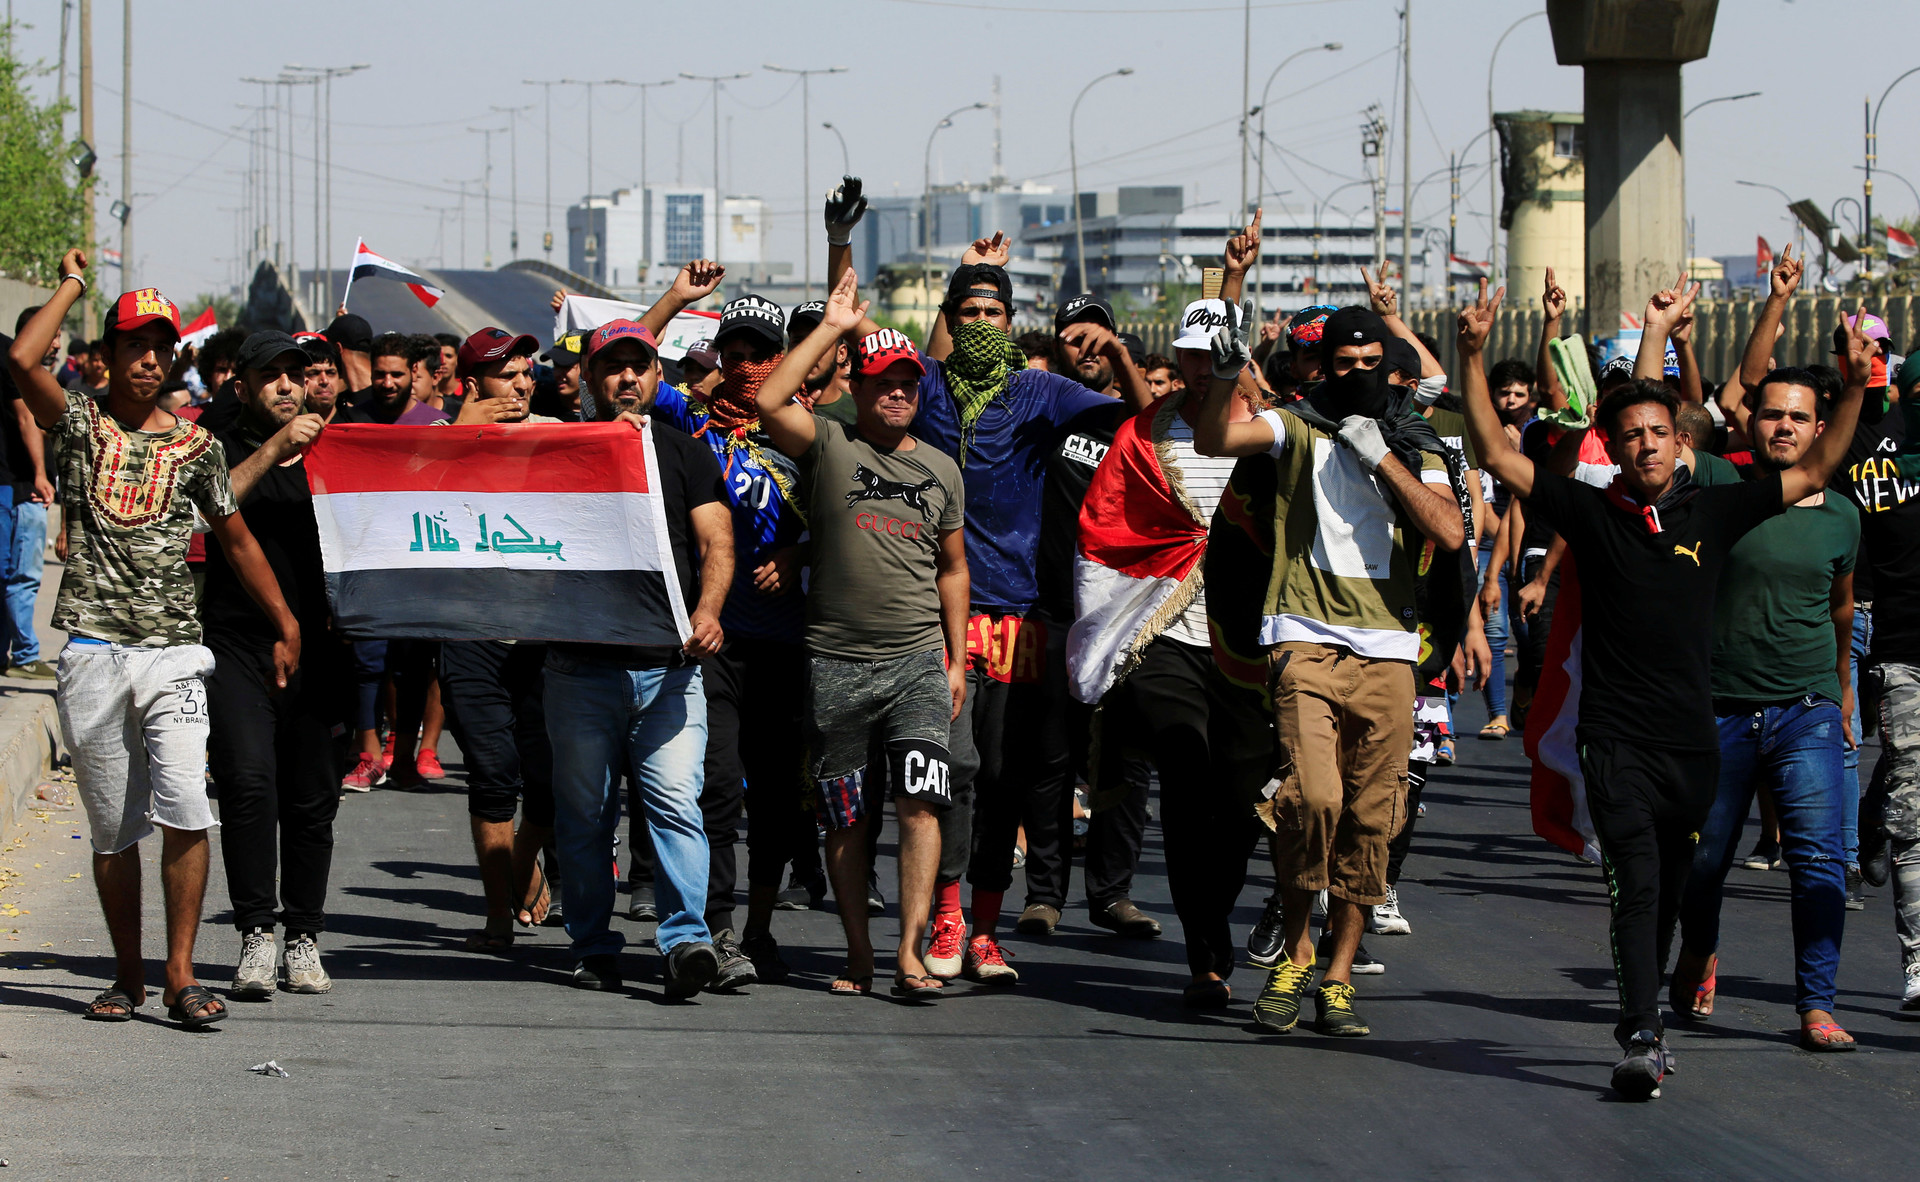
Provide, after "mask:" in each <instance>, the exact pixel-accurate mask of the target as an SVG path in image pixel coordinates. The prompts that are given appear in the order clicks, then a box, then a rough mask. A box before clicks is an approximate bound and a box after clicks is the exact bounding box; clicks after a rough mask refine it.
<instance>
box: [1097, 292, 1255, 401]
mask: <svg viewBox="0 0 1920 1182" xmlns="http://www.w3.org/2000/svg"><path fill="white" fill-rule="evenodd" d="M1227 306H1228V307H1232V306H1233V305H1231V304H1229V305H1227ZM1060 339H1061V340H1063V341H1066V342H1067V343H1069V344H1071V345H1073V346H1075V347H1076V348H1078V349H1079V350H1080V351H1081V353H1082V354H1083V355H1085V354H1093V355H1095V356H1098V357H1105V358H1106V359H1107V361H1108V362H1109V363H1111V364H1112V366H1113V382H1114V385H1116V386H1118V387H1120V400H1121V401H1122V402H1125V403H1126V404H1127V409H1129V410H1132V411H1142V410H1145V409H1147V407H1148V406H1149V405H1150V404H1151V403H1152V402H1153V395H1152V394H1151V393H1150V392H1149V391H1148V390H1147V379H1146V378H1145V376H1143V375H1142V374H1141V373H1140V370H1139V367H1137V366H1135V365H1134V363H1133V354H1131V353H1129V352H1127V347H1126V346H1125V345H1123V344H1121V343H1120V338H1119V336H1118V335H1117V334H1115V333H1114V331H1113V330H1112V329H1110V328H1108V327H1106V326H1105V325H1103V324H1095V323H1093V322H1092V321H1091V320H1082V321H1080V322H1079V323H1078V324H1069V325H1067V327H1066V328H1064V329H1062V330H1061V332H1060Z"/></svg>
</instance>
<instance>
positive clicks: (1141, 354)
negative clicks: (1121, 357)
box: [1119, 332, 1147, 369]
mask: <svg viewBox="0 0 1920 1182" xmlns="http://www.w3.org/2000/svg"><path fill="white" fill-rule="evenodd" d="M1119 336H1120V343H1121V344H1123V345H1125V346H1126V347H1127V356H1129V357H1131V358H1133V365H1134V368H1135V369H1138V368H1139V367H1140V366H1142V365H1145V364H1146V363H1147V343H1146V342H1145V341H1143V340H1141V339H1140V337H1139V335H1138V334H1137V333H1131V332H1123V333H1120V334H1119Z"/></svg>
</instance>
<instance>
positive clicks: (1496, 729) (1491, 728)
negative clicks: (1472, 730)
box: [1480, 722, 1512, 741]
mask: <svg viewBox="0 0 1920 1182" xmlns="http://www.w3.org/2000/svg"><path fill="white" fill-rule="evenodd" d="M1511 729H1512V728H1510V727H1508V726H1506V725H1505V724H1504V723H1498V722H1489V723H1488V724H1487V725H1485V726H1483V727H1481V728H1480V737H1481V738H1483V739H1493V740H1495V741H1498V740H1501V739H1504V738H1506V737H1507V735H1508V734H1509V733H1510V731H1511Z"/></svg>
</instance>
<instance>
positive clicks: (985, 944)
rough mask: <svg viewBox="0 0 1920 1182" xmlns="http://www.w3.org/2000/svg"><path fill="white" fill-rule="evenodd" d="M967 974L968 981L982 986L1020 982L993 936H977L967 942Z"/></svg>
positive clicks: (1018, 976)
mask: <svg viewBox="0 0 1920 1182" xmlns="http://www.w3.org/2000/svg"><path fill="white" fill-rule="evenodd" d="M966 973H967V979H968V980H970V981H978V982H980V983H981V984H982V985H1012V984H1014V983H1016V982H1017V981H1019V980H1020V974H1019V973H1016V972H1014V971H1013V966H1012V965H1009V964H1008V963H1007V960H1006V956H1005V955H1004V954H1003V953H1002V952H1001V951H1000V943H999V941H997V940H995V939H994V938H993V937H992V936H975V937H974V938H973V939H972V940H969V941H968V942H967V967H966Z"/></svg>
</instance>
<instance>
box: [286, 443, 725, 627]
mask: <svg viewBox="0 0 1920 1182" xmlns="http://www.w3.org/2000/svg"><path fill="white" fill-rule="evenodd" d="M652 431H653V428H652V427H648V428H647V429H646V430H644V431H635V430H634V429H633V428H632V427H631V426H629V425H627V424H626V423H607V424H577V423H569V424H553V425H543V424H519V425H513V426H472V427H453V426H430V427H386V426H378V425H373V424H352V425H339V426H332V427H328V428H327V429H326V430H325V431H323V432H322V433H321V435H320V438H319V440H317V441H316V442H315V443H314V445H313V448H312V449H311V450H310V451H308V453H307V455H306V462H305V467H306V470H307V483H308V485H309V487H311V488H312V490H313V515H314V518H315V520H316V521H317V522H318V523H319V526H320V553H321V557H322V559H323V560H324V562H325V564H326V574H327V597H328V599H329V600H330V601H331V603H332V605H333V615H334V620H335V623H336V625H337V626H338V627H339V628H340V630H341V631H342V632H344V633H346V634H347V635H349V636H355V637H380V636H396V637H415V638H419V639H424V640H567V641H583V642H589V643H599V644H638V645H663V646H678V645H680V644H682V643H684V642H685V641H686V638H687V636H688V635H689V632H690V629H689V626H688V624H687V609H686V603H685V600H684V597H683V596H682V594H681V590H680V581H679V579H678V578H676V577H675V574H674V566H673V549H672V546H671V545H670V544H669V542H668V533H667V515H666V505H665V502H664V501H663V499H662V497H661V495H660V491H659V486H658V482H657V481H655V480H654V479H653V473H654V472H655V471H657V470H658V469H657V467H656V463H655V457H654V449H653V435H652Z"/></svg>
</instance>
